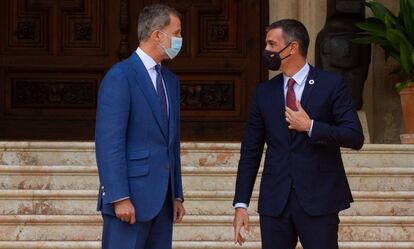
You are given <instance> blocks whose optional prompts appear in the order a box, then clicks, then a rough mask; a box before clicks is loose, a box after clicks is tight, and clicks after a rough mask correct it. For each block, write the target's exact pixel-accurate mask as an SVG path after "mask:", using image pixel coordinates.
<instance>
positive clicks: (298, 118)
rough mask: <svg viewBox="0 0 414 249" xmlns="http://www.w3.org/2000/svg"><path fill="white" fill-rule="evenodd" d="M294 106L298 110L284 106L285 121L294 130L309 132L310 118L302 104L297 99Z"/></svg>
mask: <svg viewBox="0 0 414 249" xmlns="http://www.w3.org/2000/svg"><path fill="white" fill-rule="evenodd" d="M296 107H297V108H298V111H296V112H295V111H293V110H292V109H290V108H289V107H287V106H286V112H285V116H286V122H288V123H289V124H290V125H289V129H290V130H296V131H299V132H302V131H306V132H309V131H310V129H311V125H312V120H311V119H310V118H309V116H308V114H307V113H306V112H305V110H303V108H302V105H301V104H300V102H299V101H296Z"/></svg>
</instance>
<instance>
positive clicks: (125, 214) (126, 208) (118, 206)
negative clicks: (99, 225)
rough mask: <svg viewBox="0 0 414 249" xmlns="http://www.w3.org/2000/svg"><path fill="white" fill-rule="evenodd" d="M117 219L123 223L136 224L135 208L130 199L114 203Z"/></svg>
mask: <svg viewBox="0 0 414 249" xmlns="http://www.w3.org/2000/svg"><path fill="white" fill-rule="evenodd" d="M114 207H115V214H116V217H117V218H118V219H120V220H122V221H123V222H126V223H129V224H131V225H132V224H135V208H134V205H132V202H131V200H130V199H126V200H122V201H118V202H115V203H114Z"/></svg>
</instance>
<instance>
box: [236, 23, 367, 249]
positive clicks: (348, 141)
mask: <svg viewBox="0 0 414 249" xmlns="http://www.w3.org/2000/svg"><path fill="white" fill-rule="evenodd" d="M308 46H309V35H308V32H307V30H306V28H305V26H304V25H303V24H302V23H300V22H298V21H296V20H280V21H277V22H275V23H272V24H271V25H270V26H269V27H268V29H267V35H266V50H265V51H264V52H263V57H264V61H265V63H266V65H267V67H268V68H269V69H270V70H279V69H280V71H281V72H282V73H281V74H279V75H277V76H276V77H274V78H272V79H271V80H268V81H266V82H263V83H261V84H259V85H258V86H257V88H256V93H255V94H254V96H253V98H252V107H251V112H250V116H249V119H248V122H247V127H246V131H245V137H244V140H243V143H242V148H241V158H240V162H239V167H238V173H237V180H236V193H235V197H234V205H235V209H236V210H235V218H234V230H235V235H234V239H235V243H239V244H240V245H241V244H243V242H244V240H245V239H244V238H243V237H242V236H241V234H240V230H241V228H242V227H244V229H245V230H246V232H247V233H249V216H248V213H247V209H246V208H247V206H248V204H249V202H250V198H251V195H252V191H253V185H254V183H255V180H256V176H257V173H258V169H259V165H260V161H261V157H262V153H263V147H264V144H265V143H266V144H267V150H266V156H265V161H264V169H263V174H262V180H261V184H260V196H259V206H258V212H259V214H260V228H261V236H262V248H263V249H294V248H295V247H296V244H297V242H298V237H299V239H300V242H301V244H302V245H303V247H304V249H337V248H338V224H339V217H338V213H339V211H341V210H343V209H346V208H349V207H350V202H352V201H353V200H352V195H351V191H350V188H349V185H348V181H347V178H346V175H345V170H344V166H343V163H342V159H341V152H340V147H347V148H352V149H356V150H357V149H360V148H361V147H362V145H363V142H364V136H363V133H362V128H361V124H360V121H359V119H358V116H357V112H356V110H355V107H354V104H353V102H352V98H351V96H350V94H349V93H348V90H347V87H346V85H345V84H344V80H343V78H342V77H340V76H338V75H336V74H334V73H330V72H325V71H322V70H318V69H316V68H313V67H312V66H310V65H309V64H308V63H307V62H306V55H307V50H308Z"/></svg>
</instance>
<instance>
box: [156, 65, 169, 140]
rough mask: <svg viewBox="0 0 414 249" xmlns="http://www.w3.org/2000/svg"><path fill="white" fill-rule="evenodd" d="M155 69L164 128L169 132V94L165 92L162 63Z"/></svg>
mask: <svg viewBox="0 0 414 249" xmlns="http://www.w3.org/2000/svg"><path fill="white" fill-rule="evenodd" d="M155 71H157V78H156V83H157V93H158V97H159V99H160V106H161V114H162V117H163V121H164V128H165V131H166V132H167V134H168V106H167V95H166V94H165V90H164V85H163V84H162V74H161V65H156V66H155Z"/></svg>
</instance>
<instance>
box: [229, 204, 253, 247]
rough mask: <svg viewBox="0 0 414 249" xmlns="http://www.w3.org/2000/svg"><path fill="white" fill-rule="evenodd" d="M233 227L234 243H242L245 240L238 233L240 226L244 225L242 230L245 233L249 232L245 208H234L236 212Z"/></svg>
mask: <svg viewBox="0 0 414 249" xmlns="http://www.w3.org/2000/svg"><path fill="white" fill-rule="evenodd" d="M233 227H234V244H239V245H243V243H244V242H245V241H246V240H245V239H244V238H243V236H242V235H241V234H240V230H241V228H242V227H244V231H245V232H246V233H247V234H250V227H249V214H248V213H247V209H245V208H236V212H235V214H234V221H233Z"/></svg>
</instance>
